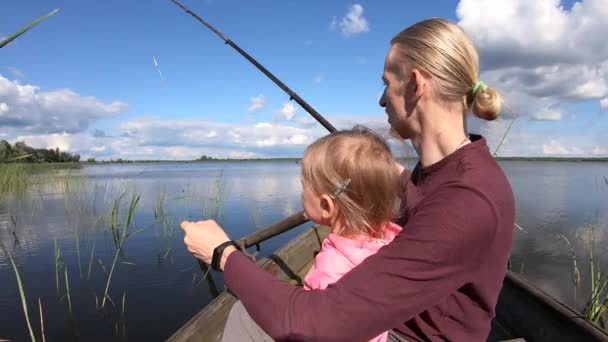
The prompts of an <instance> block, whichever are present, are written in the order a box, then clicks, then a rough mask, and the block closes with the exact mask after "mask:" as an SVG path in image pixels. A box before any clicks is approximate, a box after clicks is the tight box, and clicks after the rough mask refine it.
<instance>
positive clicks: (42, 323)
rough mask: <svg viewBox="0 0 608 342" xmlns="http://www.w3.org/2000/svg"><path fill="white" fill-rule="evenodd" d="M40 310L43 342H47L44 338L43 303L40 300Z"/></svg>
mask: <svg viewBox="0 0 608 342" xmlns="http://www.w3.org/2000/svg"><path fill="white" fill-rule="evenodd" d="M38 309H39V311H40V335H42V342H46V338H45V337H44V318H43V317H42V301H41V300H40V298H38Z"/></svg>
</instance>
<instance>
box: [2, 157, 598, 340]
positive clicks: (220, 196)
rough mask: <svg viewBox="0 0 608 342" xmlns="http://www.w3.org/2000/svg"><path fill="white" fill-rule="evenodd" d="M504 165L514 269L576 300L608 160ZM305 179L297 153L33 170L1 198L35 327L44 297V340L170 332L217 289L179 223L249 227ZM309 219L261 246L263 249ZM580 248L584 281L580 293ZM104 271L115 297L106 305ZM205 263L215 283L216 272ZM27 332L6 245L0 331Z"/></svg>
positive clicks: (15, 336) (243, 230)
mask: <svg viewBox="0 0 608 342" xmlns="http://www.w3.org/2000/svg"><path fill="white" fill-rule="evenodd" d="M501 165H502V166H503V168H504V170H505V172H506V174H507V176H508V177H509V180H510V182H511V184H512V186H513V189H514V192H515V196H516V201H517V223H518V225H519V226H520V227H521V228H522V229H523V230H519V229H518V230H517V233H516V237H515V241H514V247H513V256H512V268H513V270H515V271H518V272H521V273H523V274H524V275H525V276H526V277H527V278H528V279H530V280H531V281H533V282H534V283H535V284H537V285H538V286H540V287H541V288H542V289H544V290H546V291H548V292H549V293H551V294H553V295H554V296H556V297H558V298H560V299H561V300H563V301H565V302H566V303H568V304H570V305H574V306H577V307H580V306H581V305H582V304H584V299H585V298H584V297H585V295H586V292H587V291H588V272H587V269H588V265H589V263H588V258H589V253H588V251H589V248H588V243H587V242H586V241H589V236H590V232H591V231H592V232H593V241H595V249H594V253H595V256H596V258H597V260H598V262H600V263H601V265H602V267H603V268H604V269H606V267H608V266H607V265H606V262H608V254H607V253H606V250H605V248H603V247H602V246H603V245H605V242H606V240H607V239H608V236H606V232H607V229H608V225H607V222H608V217H607V216H608V210H606V209H608V201H607V199H608V184H606V183H605V179H604V177H606V176H608V163H594V162H577V163H575V162H545V161H543V162H538V161H503V162H501ZM299 177H300V164H298V163H296V162H294V161H281V162H238V163H236V162H234V163H221V162H209V163H149V164H147V163H143V164H120V165H118V164H112V165H87V166H83V167H82V168H81V169H75V170H74V169H72V170H53V171H50V173H47V174H42V175H37V176H36V178H35V184H33V185H31V186H30V188H29V190H28V192H27V193H26V194H24V195H21V196H16V195H11V196H8V195H3V196H0V241H1V242H2V244H3V245H4V248H5V249H6V250H7V251H9V252H10V253H11V255H12V256H13V258H14V259H15V261H16V263H17V267H18V269H19V271H20V274H21V280H22V282H23V286H24V290H25V295H26V297H27V304H28V311H29V313H30V320H31V324H32V327H33V329H34V331H35V332H36V334H37V335H38V337H39V336H40V318H39V307H38V300H39V299H40V301H41V302H42V307H43V316H44V325H45V335H46V338H47V340H51V341H66V340H82V341H108V340H132V341H139V340H164V339H165V338H167V337H169V336H170V335H171V334H172V333H173V332H175V331H176V330H177V329H178V328H179V327H180V326H181V325H182V324H184V323H185V322H186V321H187V320H188V319H189V318H190V317H192V316H193V315H194V314H195V313H196V312H198V311H199V310H200V309H201V308H203V307H204V306H205V305H206V304H207V303H209V302H210V301H211V300H212V298H213V295H214V290H213V287H212V286H211V285H210V282H209V280H210V279H211V278H209V277H207V278H203V276H204V274H205V273H206V271H205V269H204V268H201V266H200V265H199V263H198V262H197V261H196V260H195V259H194V258H193V257H192V256H191V255H190V254H189V253H188V252H187V251H186V249H185V248H184V245H183V234H182V232H181V229H180V228H179V222H181V221H182V220H184V219H192V220H198V219H200V218H201V217H203V216H207V217H209V216H211V217H216V218H217V219H218V221H220V222H221V224H222V226H224V227H225V228H226V230H227V231H228V232H229V234H230V235H231V236H232V237H233V238H238V237H241V236H243V235H245V234H247V233H249V232H252V231H253V230H255V229H256V228H260V227H263V226H266V225H268V224H271V223H274V222H276V221H278V220H280V219H282V218H284V217H286V216H288V215H290V214H293V213H296V212H298V211H300V210H301V203H300V191H301V185H300V179H299ZM121 196H122V197H121ZM133 196H140V197H139V202H138V203H137V205H136V206H135V210H134V214H133V218H132V220H131V223H130V225H129V226H128V232H129V233H131V234H132V235H130V236H129V237H128V238H127V239H126V240H125V242H124V243H123V245H122V248H121V249H120V253H119V257H118V258H117V263H116V266H115V268H114V270H113V272H111V267H112V264H113V260H114V258H115V255H116V252H117V247H116V243H115V241H114V238H113V234H112V232H111V230H110V227H111V226H112V214H111V212H112V209H113V208H114V207H116V208H118V216H117V220H116V221H115V223H116V224H117V226H118V228H119V231H122V229H123V227H124V223H125V220H126V217H127V216H128V211H129V205H130V203H131V200H132V199H133V198H134V197H133ZM119 198H120V201H119V202H118V204H117V205H116V204H115V203H117V202H116V201H117V200H118V199H119ZM135 198H136V197H135ZM307 226H309V224H308V225H305V226H303V227H300V228H298V229H296V230H294V231H292V232H289V233H287V234H284V235H282V236H279V237H276V238H274V239H272V240H270V241H268V242H265V243H263V244H262V255H268V254H270V253H272V252H273V251H274V250H276V249H277V248H278V247H279V246H281V245H282V244H283V243H285V242H286V241H288V240H289V239H290V238H293V237H294V236H295V235H296V234H298V233H299V232H301V231H302V230H303V229H306V227H307ZM591 227H593V229H591ZM119 234H120V233H119ZM566 240H567V241H568V242H569V243H570V246H569V245H568V242H566ZM55 243H56V244H57V249H58V250H59V251H60V257H59V266H60V267H59V268H58V267H57V263H56V254H57V253H56V249H55ZM572 253H574V255H576V256H577V261H578V265H579V268H580V272H581V278H582V279H581V282H582V286H581V288H580V289H579V290H578V291H577V295H578V299H576V298H575V297H574V293H575V291H574V285H573V282H572V280H571V279H572V278H571V266H572ZM57 270H59V272H57ZM66 271H67V272H66ZM109 273H111V274H112V278H111V282H110V285H109V291H108V295H109V298H110V299H111V300H110V299H108V300H107V302H106V303H105V306H104V308H103V309H100V306H101V302H102V300H103V294H104V292H105V288H106V285H107V280H108V274H109ZM210 274H211V275H212V279H213V282H214V284H215V285H216V287H217V288H218V289H219V290H220V291H221V290H222V289H223V279H222V274H221V273H216V272H214V271H211V272H210ZM66 275H67V279H68V284H69V291H67V288H66V281H65V279H66ZM68 292H69V296H68ZM581 303H582V304H581ZM123 308H124V309H123ZM28 336H29V334H28V330H27V325H26V321H25V318H24V315H23V309H22V307H21V301H20V297H19V290H18V287H17V281H16V277H15V274H14V272H13V269H12V267H11V264H10V261H9V259H8V257H7V255H6V253H4V252H3V251H2V250H0V339H2V338H5V339H10V340H26V339H28Z"/></svg>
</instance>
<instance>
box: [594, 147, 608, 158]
mask: <svg viewBox="0 0 608 342" xmlns="http://www.w3.org/2000/svg"><path fill="white" fill-rule="evenodd" d="M591 155H592V156H595V157H598V156H608V148H601V147H599V146H595V147H594V148H593V149H592V150H591Z"/></svg>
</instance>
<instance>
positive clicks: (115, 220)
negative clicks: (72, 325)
mask: <svg viewBox="0 0 608 342" xmlns="http://www.w3.org/2000/svg"><path fill="white" fill-rule="evenodd" d="M123 195H124V194H123ZM123 195H121V196H120V198H119V199H118V200H117V201H115V202H114V203H115V204H114V207H113V208H112V213H111V220H112V227H111V229H112V234H114V233H115V232H116V234H120V235H117V237H115V241H117V242H116V243H117V245H116V254H114V260H113V261H112V266H111V267H110V272H109V273H108V280H107V282H106V288H105V290H104V294H103V297H102V300H101V308H102V309H103V308H104V307H105V304H106V299H109V300H110V301H112V300H111V299H110V297H109V296H108V292H109V290H110V284H111V282H112V275H113V274H114V268H116V264H117V261H118V257H119V256H120V250H121V249H122V246H123V244H124V242H125V240H126V239H127V238H129V237H130V236H132V235H134V234H136V233H138V232H140V231H142V230H143V229H145V228H143V229H139V230H137V231H135V232H133V233H128V229H129V226H130V225H131V221H132V219H133V215H134V214H135V209H136V208H137V205H138V203H139V199H140V195H137V196H135V194H134V195H133V196H132V197H131V203H130V204H129V211H128V212H127V217H126V219H125V222H124V224H123V227H122V232H119V227H118V209H119V204H117V203H120V199H121V198H122V197H123Z"/></svg>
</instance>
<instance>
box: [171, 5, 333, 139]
mask: <svg viewBox="0 0 608 342" xmlns="http://www.w3.org/2000/svg"><path fill="white" fill-rule="evenodd" d="M171 1H172V2H173V3H174V4H176V5H177V6H179V7H180V8H181V9H183V10H184V11H185V12H186V13H188V14H190V15H191V16H193V17H194V18H195V19H196V20H198V21H199V22H200V23H201V24H203V25H204V26H205V27H207V28H208V29H210V30H211V31H213V33H215V34H216V35H217V36H218V37H220V38H221V39H222V40H223V41H224V42H225V43H226V44H228V45H230V46H231V47H232V48H234V49H235V50H236V51H237V52H238V53H240V54H241V55H242V56H243V57H245V59H247V60H248V61H249V62H251V64H253V65H254V66H255V67H256V68H258V70H260V71H261V72H262V73H263V74H264V75H266V76H267V77H268V78H270V79H271V80H272V81H273V82H274V83H275V84H276V85H277V86H279V88H281V89H282V90H283V91H284V92H286V93H287V95H289V99H290V100H294V101H296V102H297V103H298V104H299V105H300V106H302V108H304V110H305V111H307V112H308V113H309V114H310V115H312V117H314V118H315V119H316V120H317V121H318V122H319V123H320V124H321V125H323V127H325V128H326V129H327V130H328V131H329V132H330V133H333V132H335V131H336V128H335V127H334V126H333V125H332V124H330V123H329V121H327V120H325V118H324V117H323V116H322V115H321V114H319V112H317V111H316V110H315V109H314V108H312V106H311V105H309V104H308V103H307V102H306V101H304V100H303V99H302V98H301V97H300V96H299V95H298V94H296V93H295V92H294V91H293V90H291V89H289V87H288V86H286V85H285V83H283V82H281V80H279V79H278V78H277V77H276V76H275V75H273V74H272V73H271V72H270V71H268V69H266V68H265V67H264V66H263V65H262V64H260V63H259V62H258V61H256V60H255V59H254V58H253V57H251V56H250V55H249V54H248V53H247V52H245V51H244V50H243V49H241V48H240V47H239V46H238V45H236V44H235V43H234V42H233V41H232V40H230V39H229V38H228V37H226V36H225V35H224V34H222V33H221V32H220V31H218V30H217V29H216V28H215V27H213V26H211V24H209V23H208V22H206V21H205V20H204V19H203V18H201V17H199V16H198V15H197V14H196V13H194V12H192V11H191V10H190V9H188V8H187V7H186V6H184V5H182V4H181V3H180V2H179V1H177V0H171Z"/></svg>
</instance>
